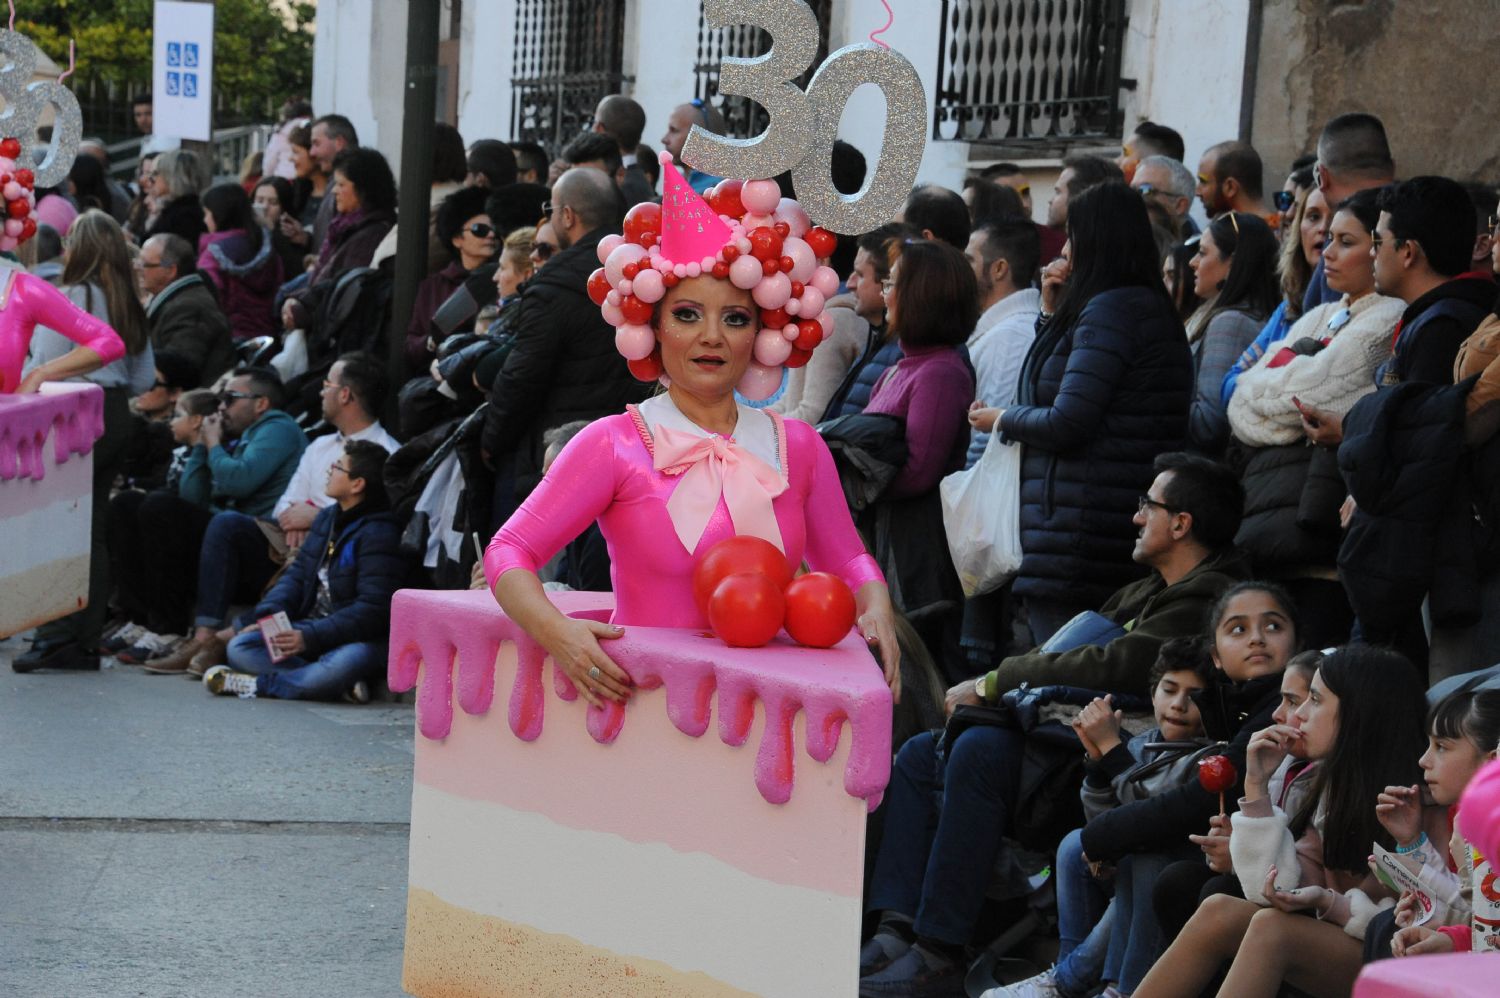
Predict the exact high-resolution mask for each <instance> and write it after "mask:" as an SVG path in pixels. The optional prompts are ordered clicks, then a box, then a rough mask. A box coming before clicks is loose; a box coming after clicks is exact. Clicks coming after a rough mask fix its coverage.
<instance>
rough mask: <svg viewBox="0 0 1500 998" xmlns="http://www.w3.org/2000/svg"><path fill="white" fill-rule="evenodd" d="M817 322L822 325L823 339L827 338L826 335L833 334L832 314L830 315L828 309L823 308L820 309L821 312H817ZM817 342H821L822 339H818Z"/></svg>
mask: <svg viewBox="0 0 1500 998" xmlns="http://www.w3.org/2000/svg"><path fill="white" fill-rule="evenodd" d="M817 322H818V325H820V326H822V327H823V339H824V340H826V339H828V337H830V336H832V335H833V326H834V322H833V315H832V313H830V312H829V311H828V309H826V308H825V309H824V310H823V311H821V312H819V313H818V315H817ZM818 342H819V343H821V342H822V340H819V341H818Z"/></svg>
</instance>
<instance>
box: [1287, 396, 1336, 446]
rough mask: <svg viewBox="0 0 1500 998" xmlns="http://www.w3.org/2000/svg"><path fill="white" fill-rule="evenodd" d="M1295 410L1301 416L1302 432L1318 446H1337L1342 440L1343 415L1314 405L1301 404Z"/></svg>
mask: <svg viewBox="0 0 1500 998" xmlns="http://www.w3.org/2000/svg"><path fill="white" fill-rule="evenodd" d="M1297 412H1298V413H1299V414H1300V415H1301V416H1302V432H1303V433H1305V434H1307V439H1309V440H1311V441H1312V442H1313V443H1315V444H1317V445H1318V446H1319V447H1337V446H1338V445H1339V444H1341V443H1343V442H1344V417H1343V416H1340V415H1339V414H1338V413H1336V412H1329V411H1328V410H1327V409H1319V408H1318V407H1317V406H1315V405H1303V406H1301V407H1300V408H1299V409H1298V410H1297Z"/></svg>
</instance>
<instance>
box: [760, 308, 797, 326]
mask: <svg viewBox="0 0 1500 998" xmlns="http://www.w3.org/2000/svg"><path fill="white" fill-rule="evenodd" d="M791 321H792V317H791V316H790V315H787V314H786V309H784V308H763V309H761V310H760V324H761V327H762V328H764V329H780V328H781V327H782V326H785V325H786V324H787V323H788V322H791Z"/></svg>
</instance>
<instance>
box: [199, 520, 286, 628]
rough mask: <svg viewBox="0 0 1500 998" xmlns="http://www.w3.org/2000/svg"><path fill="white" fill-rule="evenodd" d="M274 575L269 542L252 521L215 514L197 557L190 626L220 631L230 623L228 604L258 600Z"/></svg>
mask: <svg viewBox="0 0 1500 998" xmlns="http://www.w3.org/2000/svg"><path fill="white" fill-rule="evenodd" d="M275 573H276V563H275V562H274V561H272V560H271V542H270V541H269V540H267V539H266V535H265V534H264V533H262V532H261V529H260V527H259V526H257V525H256V522H255V518H254V517H252V516H246V515H245V514H244V513H235V512H223V513H215V514H214V518H213V519H212V520H210V521H209V524H208V530H207V531H206V532H205V533H204V535H203V547H202V548H201V549H200V550H199V553H198V600H197V605H196V608H195V610H194V615H193V623H194V624H196V625H197V626H199V627H213V628H219V627H223V626H224V624H225V622H226V621H227V620H228V619H229V604H230V603H231V602H233V601H235V600H237V599H238V600H245V601H249V602H254V601H256V600H258V599H259V598H260V594H261V590H263V589H265V587H266V583H267V582H269V581H271V576H272V575H274V574H275Z"/></svg>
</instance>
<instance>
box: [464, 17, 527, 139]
mask: <svg viewBox="0 0 1500 998" xmlns="http://www.w3.org/2000/svg"><path fill="white" fill-rule="evenodd" d="M460 38H461V45H462V47H461V49H460V52H459V63H458V130H459V133H460V134H462V135H463V137H464V141H465V142H468V143H473V142H474V141H476V140H477V139H503V140H509V139H510V138H512V137H513V136H512V135H511V127H512V126H511V115H512V113H513V112H514V111H515V106H514V102H513V101H512V100H511V91H510V78H511V76H513V75H514V68H515V41H516V0H481V2H479V3H466V4H464V5H463V24H462V26H461V35H460Z"/></svg>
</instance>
